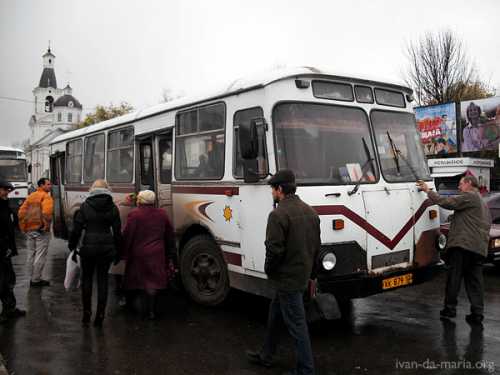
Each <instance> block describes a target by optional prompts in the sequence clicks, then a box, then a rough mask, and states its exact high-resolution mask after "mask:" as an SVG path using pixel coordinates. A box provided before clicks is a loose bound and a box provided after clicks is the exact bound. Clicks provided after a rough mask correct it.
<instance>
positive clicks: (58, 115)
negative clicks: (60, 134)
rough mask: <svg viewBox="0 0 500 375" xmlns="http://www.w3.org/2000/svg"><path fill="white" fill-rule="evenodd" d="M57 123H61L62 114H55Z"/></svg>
mask: <svg viewBox="0 0 500 375" xmlns="http://www.w3.org/2000/svg"><path fill="white" fill-rule="evenodd" d="M57 121H58V122H61V121H62V113H61V112H59V113H58V114H57Z"/></svg>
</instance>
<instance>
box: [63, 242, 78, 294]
mask: <svg viewBox="0 0 500 375" xmlns="http://www.w3.org/2000/svg"><path fill="white" fill-rule="evenodd" d="M74 252H75V251H72V252H71V253H69V255H68V259H66V276H65V277H64V288H65V289H66V290H71V289H78V288H79V287H80V274H81V267H80V256H79V255H78V254H75V253H74ZM74 257H75V258H76V262H75V261H74V260H73V258H74Z"/></svg>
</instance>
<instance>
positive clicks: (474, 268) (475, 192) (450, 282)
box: [417, 176, 491, 324]
mask: <svg viewBox="0 0 500 375" xmlns="http://www.w3.org/2000/svg"><path fill="white" fill-rule="evenodd" d="M417 185H418V186H419V188H420V189H421V190H422V191H424V192H426V193H427V195H428V197H429V199H430V200H431V201H432V202H433V203H435V204H438V205H439V206H440V207H443V208H445V209H447V210H455V211H454V213H453V216H452V218H451V224H450V230H449V232H448V243H447V245H446V252H447V253H448V265H449V270H448V279H447V281H446V296H445V300H444V309H443V310H441V317H443V318H454V317H455V316H456V315H457V297H458V293H459V292H460V285H461V283H462V279H464V282H465V290H466V291H467V296H468V297H469V301H470V303H471V313H470V314H469V315H467V316H466V318H465V319H466V320H467V322H468V323H469V324H481V322H482V321H483V310H484V281H483V268H482V265H483V262H484V260H485V258H486V256H487V254H488V242H489V238H490V237H489V232H490V226H491V219H490V214H489V211H488V208H487V207H486V205H485V204H484V202H483V200H482V199H481V195H480V194H479V184H478V181H477V179H476V178H475V177H474V176H465V177H463V178H462V179H461V180H460V183H459V185H458V188H459V190H460V191H461V194H459V195H457V196H454V197H442V196H440V195H439V194H438V193H436V192H435V191H431V190H429V187H428V186H427V184H426V183H425V182H423V181H419V182H418V183H417Z"/></svg>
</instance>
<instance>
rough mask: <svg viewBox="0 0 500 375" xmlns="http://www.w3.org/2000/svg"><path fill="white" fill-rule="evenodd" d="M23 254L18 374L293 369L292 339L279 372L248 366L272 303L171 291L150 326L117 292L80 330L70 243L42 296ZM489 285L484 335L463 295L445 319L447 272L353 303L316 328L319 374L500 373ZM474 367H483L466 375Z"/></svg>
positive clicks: (12, 338)
mask: <svg viewBox="0 0 500 375" xmlns="http://www.w3.org/2000/svg"><path fill="white" fill-rule="evenodd" d="M21 242H22V241H21ZM21 249H22V251H21V255H20V256H18V257H17V258H15V262H14V263H15V269H16V273H17V275H18V286H17V287H16V296H17V298H18V304H19V307H21V308H24V309H26V310H27V311H28V315H27V316H26V317H25V318H21V319H19V320H17V321H15V322H12V323H10V324H9V325H7V326H0V353H2V354H3V357H4V359H5V361H6V363H7V368H8V370H9V371H10V373H11V374H15V375H25V374H26V375H46V374H50V375H52V374H55V375H66V374H68V375H73V374H75V375H77V374H78V375H79V374H116V375H129V374H130V375H140V374H147V375H151V374H155V375H156V374H186V375H187V374H193V375H195V374H196V375H198V374H238V375H239V374H241V375H252V374H269V375H274V374H281V373H282V372H283V371H285V370H287V369H289V368H290V367H293V365H294V353H293V345H292V344H293V343H292V342H291V340H290V339H289V338H288V337H286V336H285V337H286V338H284V339H283V349H282V350H281V352H280V356H279V359H278V360H277V363H276V367H275V368H273V369H270V370H262V369H260V368H258V367H255V366H253V365H250V364H248V363H247V362H246V359H245V356H244V351H245V349H247V348H258V347H259V345H260V344H261V342H262V340H263V337H264V333H265V322H266V314H267V306H268V301H267V300H265V299H262V298H258V297H255V296H251V295H248V294H245V293H239V292H235V293H233V294H232V296H231V297H230V299H229V301H228V302H227V303H225V304H224V305H223V306H221V307H218V308H205V307H201V306H198V305H196V304H193V303H191V302H190V301H189V300H188V299H187V298H186V297H185V296H184V295H183V294H182V293H181V292H169V293H166V294H165V295H163V296H162V297H161V299H162V300H161V312H162V314H161V318H160V319H159V321H156V322H149V321H142V320H141V319H140V318H139V317H138V316H137V314H135V313H134V312H130V311H125V310H123V309H122V308H120V307H118V306H117V303H116V298H115V297H114V295H113V294H112V293H111V294H110V301H109V306H110V307H109V310H108V317H107V318H106V320H105V324H104V327H103V328H102V329H95V328H93V327H90V328H83V327H82V326H81V324H80V319H81V305H80V292H79V290H75V291H70V292H66V291H65V290H64V287H63V280H64V273H65V261H66V259H65V258H66V253H65V242H64V241H60V240H54V241H53V242H52V245H51V249H50V256H49V259H48V262H47V267H46V272H47V277H48V278H49V279H50V280H51V282H52V285H51V286H50V287H48V288H43V289H29V288H28V283H29V281H28V279H27V277H26V274H25V266H24V261H25V259H26V253H25V250H24V247H23V246H22V243H21ZM485 284H486V319H485V322H484V330H479V329H471V327H470V326H469V325H468V324H467V323H466V322H465V320H464V317H465V314H466V313H468V308H469V306H468V303H467V301H466V298H465V294H464V293H462V294H461V297H460V304H459V309H458V317H457V318H456V319H455V321H454V322H442V321H440V320H439V310H440V309H441V305H442V295H443V289H444V273H443V274H441V275H439V276H438V277H437V278H436V279H435V280H433V281H432V282H430V283H427V284H423V285H419V286H416V287H412V288H405V289H399V290H396V291H392V292H388V293H385V294H381V295H377V296H373V297H369V298H365V299H360V300H355V301H353V304H352V312H351V316H350V318H348V319H346V320H342V321H337V322H323V323H321V324H316V325H314V326H312V327H311V338H312V346H313V350H314V354H315V361H316V367H317V374H318V375H323V374H464V373H466V374H491V373H500V272H499V271H498V270H497V269H495V268H494V267H486V269H485ZM110 285H112V280H110ZM111 291H112V289H111ZM94 297H95V296H94ZM468 366H469V367H470V366H473V367H478V368H474V369H470V370H464V369H466V368H467V367H468ZM494 366H495V367H494ZM453 367H455V368H457V367H458V368H457V369H455V370H450V369H449V368H453ZM429 368H433V369H429Z"/></svg>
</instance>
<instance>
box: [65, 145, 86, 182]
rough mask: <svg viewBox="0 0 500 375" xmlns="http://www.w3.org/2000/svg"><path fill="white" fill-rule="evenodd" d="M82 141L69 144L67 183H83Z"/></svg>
mask: <svg viewBox="0 0 500 375" xmlns="http://www.w3.org/2000/svg"><path fill="white" fill-rule="evenodd" d="M82 151H83V147H82V140H81V139H77V140H76V141H71V142H68V145H67V151H66V154H67V155H68V156H67V168H66V182H68V183H77V184H80V183H81V182H82Z"/></svg>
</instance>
